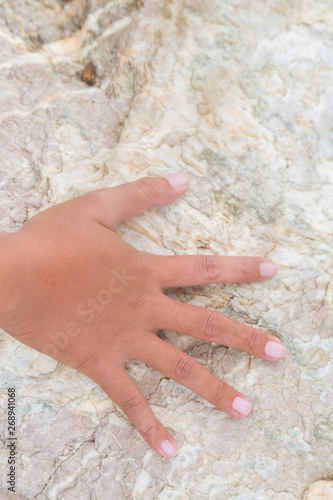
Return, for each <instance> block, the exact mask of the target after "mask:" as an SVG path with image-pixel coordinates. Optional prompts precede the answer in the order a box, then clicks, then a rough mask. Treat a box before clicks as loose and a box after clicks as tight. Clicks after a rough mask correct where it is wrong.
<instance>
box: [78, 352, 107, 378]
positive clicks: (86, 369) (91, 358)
mask: <svg viewBox="0 0 333 500" xmlns="http://www.w3.org/2000/svg"><path fill="white" fill-rule="evenodd" d="M101 366H102V360H101V356H100V355H99V354H98V353H96V352H95V351H94V350H92V351H91V352H89V353H85V354H84V355H83V356H82V357H81V360H80V362H79V364H78V365H77V366H75V369H76V370H77V371H80V372H81V373H84V374H88V373H89V374H93V373H96V372H98V371H99V370H100V368H101Z"/></svg>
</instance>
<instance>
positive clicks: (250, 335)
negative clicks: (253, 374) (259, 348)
mask: <svg viewBox="0 0 333 500" xmlns="http://www.w3.org/2000/svg"><path fill="white" fill-rule="evenodd" d="M257 338H258V334H257V331H256V330H255V329H254V328H251V330H250V331H247V335H246V341H245V342H246V344H245V345H246V349H247V350H249V351H253V350H254V348H255V347H256V344H257Z"/></svg>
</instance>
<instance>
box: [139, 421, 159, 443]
mask: <svg viewBox="0 0 333 500" xmlns="http://www.w3.org/2000/svg"><path fill="white" fill-rule="evenodd" d="M159 428H160V426H159V424H158V423H157V422H156V420H154V419H153V418H146V419H145V420H144V421H143V422H142V424H141V428H140V432H141V434H142V435H143V437H144V438H148V439H152V438H153V437H154V436H156V435H158V433H159Z"/></svg>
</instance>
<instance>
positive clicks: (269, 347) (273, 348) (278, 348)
mask: <svg viewBox="0 0 333 500" xmlns="http://www.w3.org/2000/svg"><path fill="white" fill-rule="evenodd" d="M284 353H285V347H284V345H283V344H280V342H273V341H272V340H269V341H268V342H266V345H265V354H267V356H271V357H272V358H276V359H280V358H282V356H283V355H284Z"/></svg>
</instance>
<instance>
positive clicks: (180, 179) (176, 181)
mask: <svg viewBox="0 0 333 500" xmlns="http://www.w3.org/2000/svg"><path fill="white" fill-rule="evenodd" d="M166 179H167V180H168V181H169V182H170V184H171V186H172V187H173V188H183V187H185V186H187V185H188V184H189V182H190V176H189V175H188V174H187V173H186V172H178V173H177V174H171V175H167V176H166Z"/></svg>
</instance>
